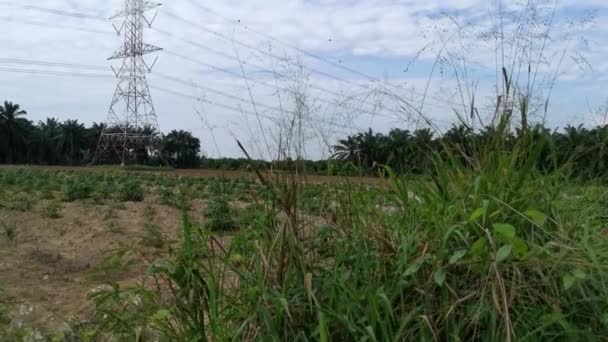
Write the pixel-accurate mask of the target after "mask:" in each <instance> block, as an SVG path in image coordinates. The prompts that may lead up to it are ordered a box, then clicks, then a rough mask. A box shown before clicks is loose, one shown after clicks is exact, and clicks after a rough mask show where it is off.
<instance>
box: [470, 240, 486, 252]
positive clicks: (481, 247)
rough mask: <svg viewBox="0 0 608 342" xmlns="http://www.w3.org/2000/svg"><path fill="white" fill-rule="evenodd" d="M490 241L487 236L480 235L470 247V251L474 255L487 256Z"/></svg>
mask: <svg viewBox="0 0 608 342" xmlns="http://www.w3.org/2000/svg"><path fill="white" fill-rule="evenodd" d="M487 249H488V242H487V240H486V238H485V237H480V238H479V239H478V240H477V241H475V243H473V245H472V246H471V249H469V253H471V255H472V256H480V257H481V256H485V255H487Z"/></svg>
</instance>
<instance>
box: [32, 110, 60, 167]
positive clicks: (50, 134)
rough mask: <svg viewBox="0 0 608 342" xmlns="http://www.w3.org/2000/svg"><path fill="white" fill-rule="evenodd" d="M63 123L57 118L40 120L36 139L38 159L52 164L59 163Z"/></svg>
mask: <svg viewBox="0 0 608 342" xmlns="http://www.w3.org/2000/svg"><path fill="white" fill-rule="evenodd" d="M61 138H62V129H61V124H60V123H59V121H58V120H57V119H55V118H47V119H46V121H40V122H38V126H37V127H36V130H35V134H34V139H35V141H34V142H35V146H37V148H36V151H35V152H36V155H37V161H38V162H41V163H46V164H50V165H54V164H57V163H58V162H59V161H60V159H61V156H60V155H61Z"/></svg>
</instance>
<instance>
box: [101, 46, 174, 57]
mask: <svg viewBox="0 0 608 342" xmlns="http://www.w3.org/2000/svg"><path fill="white" fill-rule="evenodd" d="M161 50H162V48H159V47H157V46H154V45H150V44H143V45H142V47H141V49H135V50H132V49H130V48H129V47H126V46H123V47H122V48H121V49H120V50H118V51H116V52H114V54H113V55H112V56H111V57H110V58H108V60H113V59H123V58H127V57H133V56H143V55H147V54H149V53H153V52H156V51H161Z"/></svg>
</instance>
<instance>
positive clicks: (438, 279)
mask: <svg viewBox="0 0 608 342" xmlns="http://www.w3.org/2000/svg"><path fill="white" fill-rule="evenodd" d="M433 279H434V280H435V283H437V285H439V286H443V284H444V283H445V271H444V270H443V268H440V269H438V270H437V271H435V274H434V275H433Z"/></svg>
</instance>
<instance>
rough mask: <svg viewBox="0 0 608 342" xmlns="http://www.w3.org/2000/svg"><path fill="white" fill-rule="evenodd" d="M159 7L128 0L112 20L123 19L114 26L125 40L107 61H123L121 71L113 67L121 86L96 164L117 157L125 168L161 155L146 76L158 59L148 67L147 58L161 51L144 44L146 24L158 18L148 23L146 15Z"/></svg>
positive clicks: (106, 126) (149, 22) (113, 103)
mask: <svg viewBox="0 0 608 342" xmlns="http://www.w3.org/2000/svg"><path fill="white" fill-rule="evenodd" d="M158 6H160V4H158V3H153V2H149V1H144V0H125V8H124V10H122V11H121V12H119V13H117V14H116V15H114V16H113V17H112V18H110V19H111V20H112V19H115V18H124V21H123V22H122V25H121V26H120V27H116V26H114V28H115V29H116V32H117V33H118V34H119V35H121V34H122V35H123V37H124V43H123V46H122V47H121V48H120V49H119V50H118V51H116V52H115V53H114V54H113V55H112V57H110V58H108V60H118V59H121V60H122V65H121V66H120V68H119V69H118V70H117V69H115V68H114V67H112V70H114V73H115V75H116V78H118V85H117V86H116V90H115V92H114V97H113V98H112V103H111V104H110V109H109V111H108V118H107V120H106V123H105V126H104V129H103V131H102V133H101V136H100V138H99V143H98V145H97V149H96V151H95V155H94V157H93V163H96V162H99V161H100V160H102V159H103V158H110V159H109V160H110V161H112V160H116V159H114V158H116V157H117V158H118V159H120V162H121V165H122V166H124V165H125V164H127V163H128V162H129V161H132V160H136V161H139V157H140V156H142V155H149V154H151V153H160V149H159V148H158V147H159V146H160V139H159V134H160V130H159V127H158V120H157V117H156V111H155V110H154V105H153V103H152V97H151V96H150V88H149V87H148V81H147V79H146V73H149V72H151V70H152V67H153V66H154V64H155V63H156V60H154V63H152V65H150V66H148V64H147V63H146V61H145V60H144V56H145V55H147V54H150V53H152V52H156V51H159V50H161V49H160V48H158V47H156V46H152V45H149V44H146V43H144V41H143V37H144V25H146V26H148V27H150V26H152V22H153V21H154V18H156V15H155V16H154V17H153V18H152V19H151V20H149V19H148V18H147V17H146V15H145V13H146V12H147V11H150V10H152V9H154V8H157V7H158ZM112 154H114V156H113V157H111V155H112Z"/></svg>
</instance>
